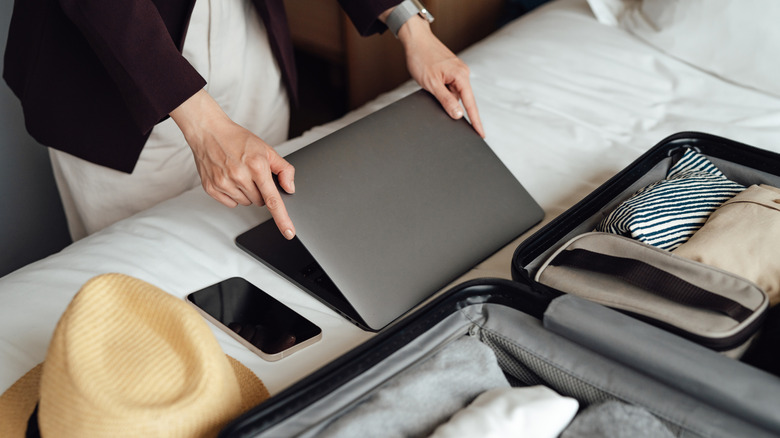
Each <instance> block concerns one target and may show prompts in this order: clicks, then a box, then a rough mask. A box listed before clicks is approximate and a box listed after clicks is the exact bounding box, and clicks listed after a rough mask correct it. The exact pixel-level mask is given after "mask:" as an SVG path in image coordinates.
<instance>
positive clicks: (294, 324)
mask: <svg viewBox="0 0 780 438" xmlns="http://www.w3.org/2000/svg"><path fill="white" fill-rule="evenodd" d="M187 301H188V302H189V303H190V304H192V305H193V306H195V308H196V309H198V311H199V312H200V313H201V314H202V315H203V316H204V317H205V318H206V319H207V320H209V321H211V322H212V323H213V324H215V325H216V326H217V327H219V328H220V329H222V330H224V331H225V332H227V333H228V334H229V335H230V336H232V337H233V338H235V339H236V340H238V341H239V342H241V343H242V344H243V345H244V346H246V347H247V348H249V349H250V350H252V351H253V352H254V353H255V354H257V355H258V356H260V357H262V358H263V359H265V360H268V361H277V360H279V359H281V358H283V357H287V356H289V355H291V354H293V353H295V352H296V351H299V350H301V349H303V348H304V347H307V346H309V345H312V344H314V343H315V342H317V341H319V340H320V339H322V330H321V329H320V328H319V327H318V326H317V325H315V324H314V323H312V322H311V321H309V320H308V319H306V318H304V317H303V316H301V315H299V314H298V313H297V312H295V311H294V310H292V309H290V308H289V307H287V306H285V305H284V304H282V303H281V302H280V301H278V300H276V299H275V298H274V297H272V296H270V295H268V294H267V293H266V292H264V291H262V290H260V288H258V287H257V286H255V285H253V284H252V283H250V282H248V281H247V280H245V279H243V278H240V277H233V278H229V279H227V280H224V281H221V282H219V283H217V284H214V285H211V286H209V287H207V288H204V289H201V290H199V291H197V292H193V293H191V294H189V295H187Z"/></svg>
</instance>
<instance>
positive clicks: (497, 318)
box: [220, 279, 774, 437]
mask: <svg viewBox="0 0 780 438" xmlns="http://www.w3.org/2000/svg"><path fill="white" fill-rule="evenodd" d="M571 298H574V297H571ZM580 301H581V300H580ZM548 304H549V300H548V299H547V297H545V296H542V295H539V294H538V293H536V292H534V291H533V290H530V289H528V288H527V287H525V286H523V285H521V284H518V283H516V282H511V281H507V280H500V279H479V280H472V281H470V282H467V283H464V284H462V285H459V286H456V287H455V288H453V289H452V290H450V291H448V292H447V293H445V294H444V295H442V296H441V297H439V299H437V300H436V301H435V302H433V303H431V304H430V305H428V306H426V307H425V308H423V309H420V310H418V311H417V312H415V313H414V314H412V315H410V316H409V317H408V318H405V320H404V321H403V322H402V323H400V324H399V325H398V326H396V327H394V328H393V329H392V330H390V331H386V332H382V333H380V334H379V335H377V336H376V337H375V338H372V339H371V340H370V341H369V342H367V343H366V344H364V345H362V346H360V347H358V348H356V349H355V350H353V351H351V352H350V353H348V354H347V355H345V356H343V357H341V358H339V359H338V360H336V361H334V362H332V363H330V364H329V365H327V366H326V367H324V368H322V369H320V370H319V371H317V372H315V373H314V374H312V375H310V376H308V377H307V378H305V379H304V380H302V381H301V382H299V383H297V384H295V385H294V386H292V387H290V388H288V389H287V390H285V391H283V392H282V393H280V394H278V395H276V396H274V397H273V398H271V399H269V400H268V401H266V402H264V403H263V404H261V405H259V406H257V407H256V408H255V409H253V410H251V411H249V412H248V413H246V414H245V415H243V416H242V417H240V418H239V419H237V420H235V421H234V422H233V423H232V424H230V425H229V426H228V427H227V428H225V429H224V430H223V431H222V433H221V435H220V436H226V437H227V436H231V437H234V436H235V437H244V436H259V437H264V436H268V437H272V436H302V437H308V436H316V435H317V434H318V433H319V432H321V431H322V430H323V429H324V428H325V427H327V425H328V424H329V423H330V422H331V421H333V420H334V419H336V418H338V417H339V416H340V415H342V414H344V413H346V412H348V411H349V410H350V409H351V408H353V407H354V406H356V405H357V404H358V403H360V402H361V401H362V400H365V399H366V398H367V397H369V396H371V394H372V393H374V392H375V391H377V390H378V389H379V388H381V386H382V385H383V384H385V383H386V382H388V381H389V380H391V379H393V377H394V376H395V375H397V374H398V373H400V372H401V371H403V370H405V369H408V368H410V367H413V366H415V364H418V363H421V362H422V361H425V360H426V359H427V358H429V357H431V356H432V355H433V354H434V353H435V352H437V351H439V350H440V349H441V348H444V347H445V346H446V345H448V344H449V343H451V342H452V341H454V340H455V339H458V338H459V337H462V336H473V337H477V338H478V339H479V340H480V341H482V342H483V343H485V344H486V345H488V346H490V347H491V349H492V350H493V351H494V352H495V354H496V358H497V360H498V364H499V366H500V367H501V369H502V370H503V372H504V374H505V376H506V377H507V380H508V381H509V382H510V383H511V384H512V385H513V386H528V385H545V386H548V387H550V388H552V389H554V390H555V391H556V392H558V393H559V394H561V395H565V396H570V397H573V398H576V399H577V400H578V401H579V402H580V409H583V408H585V407H587V406H589V405H590V404H592V403H598V402H603V401H607V400H619V401H623V402H626V403H630V404H633V405H638V406H642V407H644V408H646V409H647V410H648V411H649V412H651V413H652V414H653V415H655V416H656V417H657V418H659V419H660V420H661V422H662V423H663V424H665V425H666V426H667V428H668V429H669V430H670V431H671V432H672V433H673V434H674V435H675V436H678V437H700V436H701V437H705V436H706V437H734V436H755V437H761V436H774V434H773V433H770V432H768V431H767V427H766V426H765V425H763V427H762V426H760V425H756V424H754V423H751V422H750V421H745V420H744V419H741V418H739V417H738V416H735V415H731V414H730V413H727V412H726V411H724V410H722V409H720V408H718V407H715V406H712V405H710V404H708V403H704V402H702V400H700V399H697V398H695V397H692V396H690V395H687V394H685V393H684V392H682V391H680V390H678V389H676V388H674V387H672V386H670V385H667V384H665V383H663V382H659V381H658V380H657V379H655V378H653V377H652V376H648V375H646V374H644V373H642V372H639V371H637V370H634V369H632V368H631V367H628V366H625V365H623V364H621V363H620V362H618V361H615V360H612V359H610V358H608V357H605V356H603V355H600V354H598V353H596V352H594V351H592V350H590V349H589V348H587V347H584V346H582V345H578V344H577V343H576V342H573V341H571V340H569V339H566V338H565V337H563V336H560V335H558V334H556V333H553V332H551V331H550V330H547V329H546V328H545V326H544V324H543V319H540V317H542V315H543V314H544V312H545V310H546V309H547V308H548ZM564 304H565V303H564ZM588 304H592V303H588ZM603 309H604V310H605V311H606V312H611V313H614V314H616V315H619V314H618V312H614V311H612V310H610V309H606V308H603ZM651 329H655V328H652V327H651ZM706 353H709V354H713V355H716V356H717V353H713V352H710V351H709V350H707V351H706Z"/></svg>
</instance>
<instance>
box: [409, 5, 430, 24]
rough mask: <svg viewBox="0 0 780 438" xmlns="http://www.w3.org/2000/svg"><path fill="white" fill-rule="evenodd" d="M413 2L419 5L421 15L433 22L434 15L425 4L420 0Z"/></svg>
mask: <svg viewBox="0 0 780 438" xmlns="http://www.w3.org/2000/svg"><path fill="white" fill-rule="evenodd" d="M411 2H412V3H413V4H414V6H416V7H417V10H419V11H420V15H421V16H422V17H423V18H425V19H426V20H428V22H429V23H433V15H431V13H430V12H429V11H428V9H426V7H425V5H423V4H422V2H421V1H420V0H411Z"/></svg>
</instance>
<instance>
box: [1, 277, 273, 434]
mask: <svg viewBox="0 0 780 438" xmlns="http://www.w3.org/2000/svg"><path fill="white" fill-rule="evenodd" d="M267 397H268V391H267V390H266V388H265V386H264V385H263V383H262V382H261V381H260V379H258V378H257V377H256V376H255V375H254V374H253V373H252V372H251V371H250V370H249V369H247V368H246V367H244V366H243V365H241V364H240V363H239V362H237V361H236V360H234V359H232V358H230V357H229V356H226V355H225V354H224V353H223V352H222V350H221V349H220V347H219V344H218V343H217V341H216V339H215V338H214V335H213V334H212V333H211V330H210V329H209V327H208V326H207V324H206V323H205V322H204V320H203V319H202V318H201V317H200V315H199V314H198V313H197V312H196V311H195V309H193V308H191V307H190V306H189V305H187V304H186V303H185V302H184V300H181V299H178V298H176V297H174V296H171V295H169V294H167V293H165V292H163V291H162V290H160V289H158V288H156V287H154V286H152V285H150V284H148V283H145V282H143V281H141V280H138V279H135V278H132V277H128V276H125V275H121V274H106V275H101V276H98V277H95V278H93V279H92V280H90V281H89V282H87V283H86V284H85V285H84V286H83V287H82V288H81V290H80V291H79V292H78V293H77V294H76V296H75V297H74V298H73V301H71V303H70V305H69V306H68V308H67V309H66V310H65V313H64V314H63V315H62V318H60V321H59V323H58V324H57V327H56V328H55V330H54V335H53V337H52V340H51V344H49V350H48V352H47V354H46V359H45V361H44V362H43V363H42V364H40V365H38V366H36V367H35V368H33V369H32V370H31V371H30V372H28V373H27V374H25V375H24V376H23V377H22V378H21V379H19V380H18V381H17V382H16V383H14V385H13V386H12V387H11V388H9V389H8V390H7V391H6V392H5V393H4V394H3V395H2V396H0V436H2V437H7V436H11V437H15V436H25V431H26V430H27V427H28V420H31V421H30V422H31V424H32V425H33V426H34V425H35V420H36V418H35V417H32V418H31V415H32V414H33V411H34V410H35V409H36V404H37V423H38V426H39V427H40V433H41V436H42V437H44V438H50V437H53V436H57V437H70V436H79V437H90V436H111V437H115V436H116V437H118V436H133V437H136V436H145V437H146V436H181V437H190V436H214V435H216V434H217V433H218V432H219V430H220V429H221V428H222V427H224V426H225V425H226V424H227V423H228V422H229V421H231V420H232V419H234V418H236V417H237V416H238V415H240V414H241V413H243V412H244V411H246V410H247V409H249V408H250V407H252V406H255V405H257V404H258V403H260V402H261V401H263V400H265V399H266V398H267Z"/></svg>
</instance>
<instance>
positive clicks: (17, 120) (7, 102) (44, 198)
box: [0, 0, 70, 276]
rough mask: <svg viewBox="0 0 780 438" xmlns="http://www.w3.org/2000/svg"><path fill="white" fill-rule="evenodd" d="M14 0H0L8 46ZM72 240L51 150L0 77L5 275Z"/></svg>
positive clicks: (0, 225)
mask: <svg viewBox="0 0 780 438" xmlns="http://www.w3.org/2000/svg"><path fill="white" fill-rule="evenodd" d="M12 10H13V0H0V47H2V48H3V52H4V51H5V42H6V39H7V36H8V25H9V22H10V21H11V11H12ZM69 243H70V237H69V235H68V230H67V224H66V222H65V214H64V213H63V211H62V204H61V202H60V198H59V195H58V193H57V188H56V185H55V183H54V177H53V176H52V173H51V164H50V163H49V156H48V152H47V150H46V148H45V147H43V146H40V145H39V144H37V143H36V142H35V140H33V139H32V138H31V137H30V136H29V135H28V134H27V131H25V129H24V119H23V117H22V108H21V105H20V104H19V100H18V99H17V98H16V96H14V94H13V93H12V92H11V90H10V89H9V88H8V86H7V85H6V83H5V81H1V82H0V276H3V275H5V274H7V273H9V272H11V271H13V270H16V269H17V268H19V267H22V266H24V265H26V264H28V263H30V262H32V261H35V260H38V259H40V258H42V257H45V256H47V255H49V254H52V253H54V252H57V251H59V250H60V249H62V248H63V247H65V246H66V245H67V244H69Z"/></svg>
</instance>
